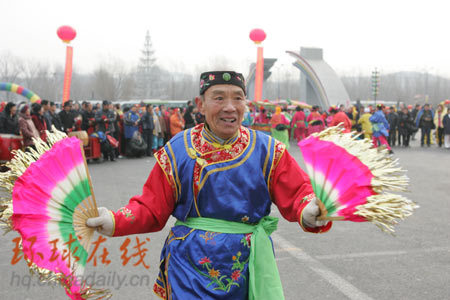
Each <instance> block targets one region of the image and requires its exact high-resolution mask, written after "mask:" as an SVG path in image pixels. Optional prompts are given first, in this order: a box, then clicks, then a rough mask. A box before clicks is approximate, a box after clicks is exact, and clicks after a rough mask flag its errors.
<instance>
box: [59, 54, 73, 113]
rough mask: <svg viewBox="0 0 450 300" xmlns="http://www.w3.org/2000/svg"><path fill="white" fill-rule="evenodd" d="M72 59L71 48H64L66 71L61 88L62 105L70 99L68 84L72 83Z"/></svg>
mask: <svg viewBox="0 0 450 300" xmlns="http://www.w3.org/2000/svg"><path fill="white" fill-rule="evenodd" d="M72 57H73V48H72V47H71V46H67V48H66V71H65V72H64V87H63V101H62V102H63V104H64V103H65V102H66V101H67V100H69V98H70V83H71V81H72Z"/></svg>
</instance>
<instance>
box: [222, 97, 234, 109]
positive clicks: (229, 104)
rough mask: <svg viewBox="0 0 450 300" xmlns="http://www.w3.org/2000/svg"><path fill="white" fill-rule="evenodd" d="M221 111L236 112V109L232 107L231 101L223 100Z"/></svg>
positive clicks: (228, 99) (229, 99)
mask: <svg viewBox="0 0 450 300" xmlns="http://www.w3.org/2000/svg"><path fill="white" fill-rule="evenodd" d="M223 110H224V111H226V112H233V111H235V110H236V107H235V106H234V105H233V99H231V98H227V99H225V103H224V107H223Z"/></svg>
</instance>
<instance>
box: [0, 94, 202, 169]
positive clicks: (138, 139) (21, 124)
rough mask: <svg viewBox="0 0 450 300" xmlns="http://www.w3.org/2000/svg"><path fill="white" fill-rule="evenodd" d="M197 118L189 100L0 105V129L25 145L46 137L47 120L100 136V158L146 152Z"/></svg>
mask: <svg viewBox="0 0 450 300" xmlns="http://www.w3.org/2000/svg"><path fill="white" fill-rule="evenodd" d="M201 122H204V116H203V115H202V114H200V113H199V112H198V111H197V108H196V107H194V105H193V104H192V102H191V101H188V106H187V107H185V108H173V107H169V108H166V106H165V105H158V106H152V105H150V104H147V105H145V104H144V103H140V104H136V105H131V106H130V105H126V104H125V105H123V106H121V105H120V104H114V105H113V104H112V103H111V102H110V101H106V100H105V101H103V102H102V103H101V105H100V103H98V104H95V105H93V104H92V103H90V102H87V101H85V102H82V103H81V107H80V105H79V103H77V102H73V101H71V100H69V101H67V102H65V103H64V104H63V106H62V108H61V109H58V108H57V106H56V105H55V103H54V102H50V101H48V100H42V101H41V102H40V103H33V104H31V105H28V104H22V105H21V106H20V107H19V108H18V107H17V106H16V104H15V103H13V102H8V103H4V104H3V105H2V106H1V108H0V134H11V135H21V136H22V138H23V145H24V146H25V147H28V146H31V147H33V138H38V137H40V138H41V139H43V140H46V138H47V137H46V131H47V130H49V131H51V130H52V127H53V126H54V127H55V128H56V129H57V130H60V131H64V132H65V133H67V134H70V133H71V132H79V131H85V132H86V134H87V136H93V137H97V138H98V139H99V140H100V144H101V152H102V156H103V159H104V160H110V161H115V159H116V158H118V157H120V156H129V157H140V156H144V155H146V156H152V155H153V153H155V152H156V151H157V150H159V149H160V148H161V147H162V146H163V145H164V144H165V143H166V142H167V141H168V140H169V139H170V138H171V137H172V136H174V135H175V134H177V133H178V132H180V131H182V130H184V129H185V128H191V127H193V126H195V125H196V124H198V123H201Z"/></svg>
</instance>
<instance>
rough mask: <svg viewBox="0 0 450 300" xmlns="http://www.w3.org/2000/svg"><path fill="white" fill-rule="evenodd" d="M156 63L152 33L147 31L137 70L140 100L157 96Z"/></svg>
mask: <svg viewBox="0 0 450 300" xmlns="http://www.w3.org/2000/svg"><path fill="white" fill-rule="evenodd" d="M155 61H156V58H155V51H154V50H153V44H152V40H151V38H150V32H149V31H148V30H147V33H146V35H145V42H144V47H143V49H142V50H141V57H140V59H139V65H138V69H137V91H138V95H137V96H138V97H140V98H151V97H152V96H155V95H156V94H157V91H156V90H155V89H156V87H157V84H156V82H155V80H156V79H157V76H156V74H155V72H156V71H157V68H156V65H155Z"/></svg>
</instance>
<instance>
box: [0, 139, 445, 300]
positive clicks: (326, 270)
mask: <svg viewBox="0 0 450 300" xmlns="http://www.w3.org/2000/svg"><path fill="white" fill-rule="evenodd" d="M394 151H395V156H397V157H398V158H399V159H400V162H401V164H402V165H403V166H404V167H405V168H406V169H408V171H409V172H408V175H409V177H410V178H411V193H409V194H408V195H407V196H408V197H410V198H411V199H413V200H414V201H416V202H418V203H419V205H420V206H421V208H420V209H419V210H418V211H417V212H416V213H415V215H413V216H412V217H411V218H409V219H408V220H406V221H404V222H402V223H401V224H400V225H399V226H398V227H397V235H396V236H395V237H392V236H390V235H387V234H385V233H382V232H381V231H380V230H379V229H378V228H377V227H375V226H374V225H372V224H367V223H362V224H361V223H358V224H357V223H350V222H336V223H335V224H334V225H333V228H332V230H331V231H330V232H329V233H327V234H323V235H314V234H307V233H303V232H302V231H301V230H300V228H299V227H298V226H297V225H296V224H293V223H288V222H286V221H281V222H280V225H279V230H278V231H277V232H276V234H274V235H273V239H274V241H275V248H276V253H277V254H276V256H277V262H278V266H279V269H280V272H281V277H282V281H283V286H284V291H285V295H286V299H358V300H359V299H450V234H449V230H450V217H449V216H450V184H449V183H450V181H449V178H450V176H449V174H450V151H446V150H444V149H438V148H437V147H436V146H434V147H431V148H420V147H418V145H417V143H414V144H413V147H412V148H408V149H401V148H394ZM290 152H291V154H293V155H294V157H296V159H297V160H298V161H299V163H300V164H301V154H300V152H299V151H298V150H297V147H295V146H294V145H292V147H291V149H290ZM154 163H155V160H154V159H153V158H151V159H147V158H141V159H120V160H119V161H118V162H106V163H100V164H90V165H89V167H90V170H91V173H92V177H93V183H94V187H95V192H96V196H97V199H98V203H99V204H100V205H102V206H106V207H109V208H111V209H114V210H116V209H118V208H119V207H121V206H122V205H124V204H126V203H127V202H128V199H129V198H130V197H131V196H132V195H134V194H135V193H140V190H141V188H142V185H143V183H144V181H145V180H146V178H147V176H148V173H149V172H150V170H151V168H152V167H153V165H154ZM272 214H273V215H275V216H279V213H278V211H277V210H276V208H274V209H273V213H272ZM169 223H170V224H172V223H173V219H171V220H169ZM170 224H168V225H170ZM168 228H169V226H166V228H165V229H164V230H163V231H162V232H159V233H154V234H148V235H140V236H137V237H139V238H140V240H141V241H145V242H146V244H145V245H144V246H145V248H147V249H148V252H147V255H146V257H145V262H146V263H147V264H148V265H149V266H150V268H149V270H147V269H145V268H144V267H142V266H132V265H131V264H133V263H135V262H136V261H137V260H136V258H132V259H131V260H130V262H129V263H128V265H127V266H122V259H121V255H122V252H121V251H120V246H121V245H122V244H123V242H124V241H125V237H121V238H114V239H112V238H110V239H108V240H107V241H106V242H105V244H104V245H105V246H106V248H107V250H108V251H109V252H110V253H109V255H108V258H109V259H110V260H111V263H110V264H109V265H107V266H104V265H102V264H101V262H100V257H99V256H100V255H98V259H99V261H97V264H98V265H97V266H96V267H94V266H93V264H92V262H91V263H90V264H89V265H88V268H87V270H86V274H87V275H89V276H90V277H88V280H90V281H94V282H96V284H97V286H99V287H105V288H109V289H110V290H111V291H112V292H113V294H114V298H113V299H139V298H142V299H157V298H156V296H154V295H153V293H152V292H151V288H152V286H153V281H154V278H155V277H156V274H157V269H158V262H159V252H160V249H161V247H162V244H163V242H164V239H165V236H166V234H167V232H168ZM16 236H17V234H15V233H9V234H8V235H6V236H3V237H1V240H0V241H1V242H0V265H1V270H2V272H1V274H2V277H1V278H2V280H1V281H0V299H21V300H22V299H49V295H52V297H53V298H54V299H65V297H64V292H62V291H61V288H59V287H55V288H53V287H49V286H46V285H44V286H42V284H39V283H38V281H37V280H36V279H34V278H33V279H31V278H30V277H29V275H28V272H27V270H26V266H25V264H24V262H23V261H21V262H19V263H18V264H16V265H14V266H13V265H11V263H10V261H11V258H12V256H13V253H12V248H13V247H14V244H13V242H12V239H13V238H14V237H16ZM135 238H136V236H132V237H131V243H130V245H129V246H128V250H129V253H132V252H133V251H134V250H135V249H133V247H134V246H135V245H136V239H135ZM145 238H149V239H150V241H146V240H145Z"/></svg>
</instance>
